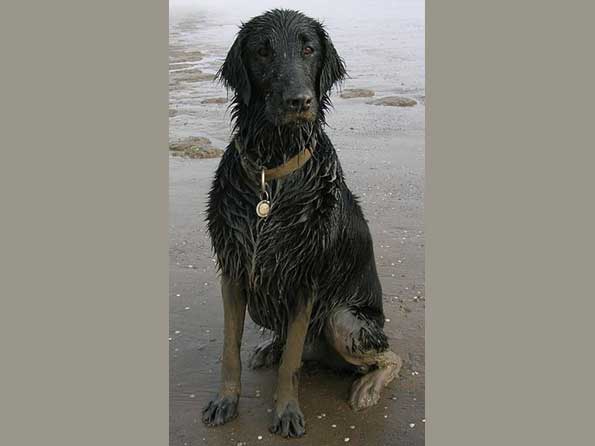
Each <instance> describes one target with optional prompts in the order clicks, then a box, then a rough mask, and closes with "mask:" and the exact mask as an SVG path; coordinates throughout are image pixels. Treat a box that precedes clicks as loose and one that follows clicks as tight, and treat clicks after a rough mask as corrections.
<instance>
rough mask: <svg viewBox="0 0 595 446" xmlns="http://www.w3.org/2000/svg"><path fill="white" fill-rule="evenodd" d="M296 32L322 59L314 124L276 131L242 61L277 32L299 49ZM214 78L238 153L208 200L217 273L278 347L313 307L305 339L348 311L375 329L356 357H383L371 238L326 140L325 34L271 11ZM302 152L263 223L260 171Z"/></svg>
mask: <svg viewBox="0 0 595 446" xmlns="http://www.w3.org/2000/svg"><path fill="white" fill-rule="evenodd" d="M302 32H306V33H310V35H315V37H316V39H317V42H315V43H314V44H313V45H315V46H316V50H317V51H318V53H317V56H318V57H319V59H317V60H316V61H315V63H314V62H313V63H312V64H311V66H314V67H316V73H315V79H314V86H313V88H314V89H315V92H314V93H315V95H316V110H315V111H316V117H315V119H314V120H312V121H310V122H295V123H291V124H289V125H279V124H278V122H275V118H274V116H273V117H271V113H270V111H271V105H270V104H268V105H267V100H268V99H270V97H271V94H270V92H269V93H266V92H263V91H262V90H259V88H257V87H255V84H258V82H255V79H254V78H253V75H254V70H253V69H252V67H251V66H250V64H251V63H252V59H251V58H250V57H249V56H248V54H251V52H253V51H254V50H255V49H254V48H249V47H247V46H248V45H253V42H255V37H258V38H259V39H261V38H266V37H267V36H270V35H271V34H275V33H276V35H284V36H286V41H287V42H288V45H290V46H291V45H295V39H294V40H292V38H291V36H292V35H297V34H300V33H302ZM256 41H258V40H256ZM292 42H293V43H292ZM288 51H290V52H291V51H292V49H291V48H289V50H288ZM289 59H291V58H289ZM299 66H300V65H299V64H298V67H299ZM219 76H220V78H221V79H222V81H223V82H224V84H225V85H226V86H227V87H228V88H230V89H231V90H233V92H234V96H233V106H232V117H233V119H234V133H235V134H234V139H237V140H238V142H239V146H240V150H238V149H237V148H236V146H235V144H234V142H233V141H232V142H231V143H230V144H229V146H228V147H227V150H226V151H225V153H224V155H223V158H222V159H221V162H220V164H219V167H218V169H217V171H216V174H215V179H214V181H213V184H212V189H211V191H210V193H209V202H208V210H207V222H208V231H209V233H210V236H211V239H212V244H213V248H214V251H215V253H216V256H217V261H218V266H219V268H220V269H221V271H222V273H223V274H225V275H227V276H229V277H231V278H233V279H234V280H236V281H238V282H239V283H240V284H241V285H242V288H243V290H244V292H245V294H246V297H247V301H248V311H249V313H250V315H251V317H252V319H253V320H254V321H255V322H256V323H257V324H259V325H261V326H263V327H266V328H269V329H271V330H273V331H274V332H275V333H276V335H277V336H278V337H279V338H280V339H281V340H283V339H284V338H285V335H286V328H287V323H288V320H289V319H290V318H291V315H292V314H293V312H294V310H295V307H296V302H298V300H299V299H307V298H313V299H314V310H313V312H312V318H311V322H310V328H309V330H308V339H309V340H312V339H313V337H315V336H319V335H320V334H321V332H322V329H323V328H324V324H325V321H326V320H327V318H328V317H329V315H330V314H332V312H333V310H334V309H337V308H345V307H348V308H351V309H352V311H353V312H354V313H355V314H360V315H361V317H362V318H365V319H366V320H370V321H373V322H374V323H373V324H371V328H369V329H372V330H373V331H374V333H368V335H366V334H365V333H364V332H363V331H362V333H361V335H362V336H363V337H364V338H366V339H361V340H359V342H358V344H360V345H359V346H355V345H354V346H353V348H354V349H358V350H360V351H361V350H367V349H374V350H376V351H378V350H384V349H386V348H387V347H388V344H387V342H386V337H385V335H384V333H383V332H382V326H383V324H384V315H383V310H382V290H381V286H380V282H379V279H378V275H377V272H376V265H375V261H374V252H373V246H372V237H371V235H370V231H369V229H368V225H367V222H366V220H365V219H364V216H363V214H362V211H361V208H360V206H359V204H358V202H357V198H356V197H355V196H354V195H353V194H352V193H351V192H350V191H349V189H348V188H347V186H346V184H345V181H344V178H343V172H342V169H341V164H340V162H339V159H338V157H337V153H336V151H335V148H334V147H333V145H332V143H331V141H330V140H329V138H328V136H327V135H326V133H325V131H324V127H325V119H324V116H325V112H326V111H327V109H328V108H329V106H330V100H329V94H330V92H331V88H332V87H333V85H335V84H336V83H338V82H340V81H341V80H342V79H343V78H344V77H345V76H346V71H345V67H344V64H343V61H342V60H341V58H340V57H339V55H338V54H337V52H336V50H335V48H334V46H333V44H332V43H331V40H330V39H329V37H328V35H327V33H326V32H325V30H324V29H323V27H322V25H321V24H320V23H318V22H317V21H315V20H313V19H310V18H308V17H306V16H304V15H302V14H301V13H299V12H295V11H287V10H273V11H269V12H267V13H265V14H264V15H262V16H259V17H257V18H255V19H252V20H251V21H250V22H248V23H246V24H243V25H242V27H241V29H240V31H239V33H238V36H237V38H236V40H235V42H234V44H233V46H232V48H231V49H230V51H229V54H228V56H227V59H226V60H225V62H224V64H223V66H222V68H221V70H220V72H219ZM272 88H284V87H283V85H282V84H277V87H274V86H273V87H272ZM267 95H268V96H267ZM267 107H268V108H267ZM305 146H309V147H312V148H314V153H313V157H312V158H311V159H310V160H309V161H308V162H307V163H306V164H305V165H304V166H303V167H302V168H301V169H299V170H297V171H295V172H294V173H292V174H291V175H289V176H287V177H285V178H283V179H279V180H274V181H272V182H271V184H270V196H271V211H270V215H269V216H268V217H267V218H266V219H260V218H259V217H257V215H256V212H255V208H256V204H257V203H258V201H259V200H260V199H259V178H260V176H259V172H260V171H259V168H260V167H261V166H265V167H267V168H271V167H275V166H277V165H279V164H282V163H283V162H284V160H286V159H288V158H289V157H291V156H293V155H294V154H296V153H298V152H299V151H300V150H302V149H303V148H304V147H305ZM367 338H370V339H367Z"/></svg>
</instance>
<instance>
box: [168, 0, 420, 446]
mask: <svg viewBox="0 0 595 446" xmlns="http://www.w3.org/2000/svg"><path fill="white" fill-rule="evenodd" d="M276 4H277V5H279V4H281V5H285V6H287V5H288V4H289V3H288V2H280V3H279V2H277V3H276ZM267 6H269V5H268V4H265V3H263V4H262V5H260V6H259V5H253V6H241V7H240V6H238V7H237V8H233V7H231V6H229V5H226V6H225V7H223V6H221V7H215V6H212V5H209V6H205V7H204V8H202V9H201V7H194V8H191V9H190V8H186V7H179V8H173V9H170V111H169V115H170V143H174V142H179V141H183V140H184V139H185V138H189V137H201V138H208V140H210V144H211V145H212V147H215V148H220V149H224V148H225V147H226V145H227V142H228V140H229V136H230V130H231V128H230V117H229V113H228V112H227V105H228V103H227V93H226V91H225V89H223V88H222V87H221V86H220V85H218V84H217V83H216V82H213V81H212V79H213V74H214V73H215V72H216V70H217V69H218V68H219V66H220V64H221V62H222V61H223V58H224V57H225V54H226V51H227V49H228V48H229V46H230V45H231V43H232V41H233V37H234V34H235V32H236V31H237V25H238V24H239V23H240V21H241V20H244V21H245V20H247V19H249V18H250V17H251V16H253V15H257V14H258V13H260V12H262V11H263V10H264V9H266V7H267ZM300 9H301V10H303V11H304V12H305V13H307V14H308V15H311V16H312V17H315V18H322V19H323V20H324V22H325V23H326V26H327V29H328V31H329V33H330V35H331V37H332V38H333V41H334V44H335V46H336V48H337V50H338V52H339V53H340V54H341V56H342V57H343V58H344V59H345V62H346V64H347V68H348V70H349V74H350V76H351V77H350V79H349V80H348V81H347V82H346V83H345V85H344V86H343V93H344V96H345V97H341V96H340V94H338V93H334V94H333V96H332V98H333V103H334V110H333V111H332V112H331V113H330V114H329V116H328V123H329V126H328V129H327V132H328V134H329V136H330V138H331V139H332V141H333V144H334V145H335V147H336V148H337V150H338V153H339V158H340V160H341V163H342V166H343V169H344V171H345V176H346V180H347V183H348V185H349V187H350V188H351V190H352V191H353V192H354V193H355V194H356V195H358V196H359V197H360V199H361V204H362V207H363V210H364V213H365V215H366V217H367V219H368V221H369V225H370V230H371V232H372V236H373V239H374V249H375V254H376V262H377V266H378V272H379V275H380V279H381V283H382V287H383V292H384V309H385V314H386V318H387V321H386V326H385V331H386V333H387V335H388V337H389V341H390V344H391V347H392V349H393V350H394V351H395V352H396V353H397V354H399V355H400V356H401V357H402V358H403V360H404V367H403V369H402V371H401V373H400V377H399V379H397V380H395V381H394V382H393V383H391V384H390V385H389V387H388V388H387V389H386V390H385V392H384V394H383V397H382V399H381V401H380V403H379V404H378V405H377V406H376V407H373V408H371V409H369V410H367V411H365V412H360V413H355V412H352V411H351V409H350V408H349V406H348V404H347V402H346V398H347V395H348V392H349V388H350V386H351V383H352V381H353V380H354V377H353V376H349V375H344V374H339V373H337V372H333V371H330V370H326V369H323V368H320V367H319V366H317V365H315V364H306V365H305V367H304V370H303V373H302V379H301V383H300V404H301V407H302V410H303V412H304V414H305V415H306V423H307V434H306V436H305V437H303V438H301V439H297V440H283V439H281V438H279V437H276V436H274V435H273V434H270V433H269V432H268V427H269V423H270V420H271V416H272V415H271V413H270V410H271V408H272V407H273V404H272V394H273V390H274V386H275V382H276V375H275V371H274V370H258V371H252V370H250V369H248V367H247V366H246V364H247V359H248V356H249V354H250V352H251V350H252V349H253V347H254V346H255V345H256V344H257V343H258V342H260V341H261V340H262V333H261V332H260V331H259V329H258V327H257V326H256V325H255V324H254V323H253V322H252V321H251V320H250V319H249V317H248V318H247V320H246V329H245V333H244V342H243V346H242V360H243V364H244V370H243V375H242V386H243V388H242V397H241V399H240V415H239V417H238V418H237V419H236V420H233V421H232V422H230V423H228V424H226V425H224V426H221V427H217V428H206V427H205V426H204V425H203V424H202V422H201V419H200V411H201V409H202V407H203V405H204V404H205V403H206V402H207V401H208V399H209V397H210V396H212V395H213V394H214V393H215V392H216V390H217V388H218V383H219V375H220V361H219V358H220V355H221V351H222V342H223V309H222V304H221V299H220V291H219V283H218V278H217V274H216V270H215V263H214V259H213V255H212V252H211V246H210V241H209V238H208V235H207V233H206V231H205V223H204V208H205V202H206V193H207V191H208V189H209V185H210V182H211V179H212V176H213V173H214V170H215V168H216V166H217V164H218V163H219V159H218V158H212V159H188V158H185V157H179V156H176V157H173V156H172V157H170V196H169V200H170V201H169V202H170V225H169V231H170V342H169V346H170V445H174V446H190V445H212V446H218V445H231V446H238V445H241V446H244V445H246V446H249V445H278V444H282V443H283V444H285V443H286V442H287V444H292V445H296V446H298V445H300V446H302V445H316V446H318V445H323V446H327V445H329V446H332V445H340V444H341V445H344V444H350V445H362V446H363V445H374V446H376V445H402V446H406V445H415V446H421V445H423V444H424V437H425V429H424V427H425V406H424V385H425V373H424V312H425V288H424V273H425V272H424V219H423V197H424V118H425V89H424V75H425V63H424V28H423V26H424V17H423V12H424V11H423V2H421V1H418V0H402V1H395V2H388V1H377V2H370V5H368V4H366V8H365V9H364V8H363V7H362V6H357V5H356V3H355V2H353V4H352V3H351V2H347V3H346V4H345V6H344V7H343V6H342V7H341V8H337V7H334V8H332V7H330V6H324V5H320V8H319V7H317V5H316V3H315V2H311V3H308V2H306V3H303V4H302V3H301V4H300ZM354 17H357V20H355V19H354ZM353 89H360V90H369V91H367V92H355V93H349V92H350V91H351V90H353ZM345 93H347V94H345ZM350 96H351V97H350ZM353 96H355V97H353ZM387 98H388V99H387Z"/></svg>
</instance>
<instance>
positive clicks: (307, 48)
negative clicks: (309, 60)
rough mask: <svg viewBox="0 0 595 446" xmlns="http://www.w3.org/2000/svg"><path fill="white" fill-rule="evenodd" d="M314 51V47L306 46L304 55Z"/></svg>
mask: <svg viewBox="0 0 595 446" xmlns="http://www.w3.org/2000/svg"><path fill="white" fill-rule="evenodd" d="M313 52H314V48H312V47H311V46H307V47H305V48H304V56H310V55H311V54H312V53H313Z"/></svg>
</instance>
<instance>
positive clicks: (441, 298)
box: [425, 0, 595, 446]
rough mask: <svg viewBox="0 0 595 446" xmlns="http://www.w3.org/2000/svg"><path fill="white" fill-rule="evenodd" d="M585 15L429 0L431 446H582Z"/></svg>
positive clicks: (588, 49)
mask: <svg viewBox="0 0 595 446" xmlns="http://www.w3.org/2000/svg"><path fill="white" fill-rule="evenodd" d="M587 9H589V10H587ZM593 9H594V8H593V3H592V2H591V3H589V2H545V1H507V0H502V1H492V2H468V1H460V0H454V1H447V2H445V1H440V0H432V1H429V2H428V7H427V24H426V30H427V38H428V45H427V59H426V60H427V69H428V70H427V73H428V74H427V85H426V88H427V95H428V107H427V115H426V118H427V123H428V126H427V146H426V154H427V158H426V159H427V166H426V167H427V169H426V173H427V176H426V178H427V188H426V214H425V215H426V225H427V228H426V229H427V230H426V241H427V245H426V246H427V256H426V278H427V283H426V287H427V290H426V293H427V298H428V307H427V325H426V326H427V333H426V342H427V349H426V354H427V362H426V370H427V381H426V386H427V389H426V390H427V391H426V395H427V398H428V400H427V406H426V407H427V419H428V422H427V437H426V438H427V444H428V445H451V444H452V445H473V446H478V445H482V446H487V445H498V446H502V445H546V444H547V445H549V444H551V445H560V444H574V445H579V444H581V445H582V444H591V443H592V441H593V436H592V434H590V431H591V430H592V420H591V418H592V414H593V408H592V401H593V390H592V386H590V387H591V388H590V389H589V385H588V382H589V381H590V380H591V379H592V376H594V373H593V364H592V362H593V361H592V355H591V353H590V352H592V351H593V345H592V342H593V339H594V336H593V332H592V330H593V325H594V324H593V322H592V315H593V314H594V313H593V311H592V309H593V305H592V302H593V299H592V297H593V296H594V295H595V293H594V291H593V285H592V283H591V281H592V276H593V248H594V244H593V236H592V233H593V228H595V221H594V216H593V191H594V190H595V187H594V186H595V184H594V179H595V175H593V172H592V170H593V166H594V165H595V163H593V148H594V147H595V145H594V143H593V136H592V135H593V133H592V132H593V110H592V107H593V100H594V99H595V98H594V89H593V79H594V78H595V76H594V74H595V73H594V65H593V57H592V54H593V42H595V35H594V29H595V28H594V27H593V26H592V23H591V22H592V18H593V17H594V11H593ZM587 307H590V308H587ZM589 310H590V311H589ZM588 331H590V332H591V333H590V334H589V333H588ZM573 439H574V441H573ZM581 439H582V440H581ZM588 439H590V440H588Z"/></svg>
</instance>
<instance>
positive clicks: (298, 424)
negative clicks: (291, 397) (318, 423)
mask: <svg viewBox="0 0 595 446" xmlns="http://www.w3.org/2000/svg"><path fill="white" fill-rule="evenodd" d="M269 430H270V431H271V432H272V433H273V434H277V435H281V436H282V437H285V438H297V437H301V436H302V435H304V434H305V433H306V422H305V421H304V414H303V413H302V411H301V410H300V406H299V405H298V403H297V401H290V402H289V403H287V404H286V405H285V407H284V408H283V409H282V410H281V411H280V412H278V411H277V410H275V413H274V415H273V425H272V426H271V428H270V429H269Z"/></svg>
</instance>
